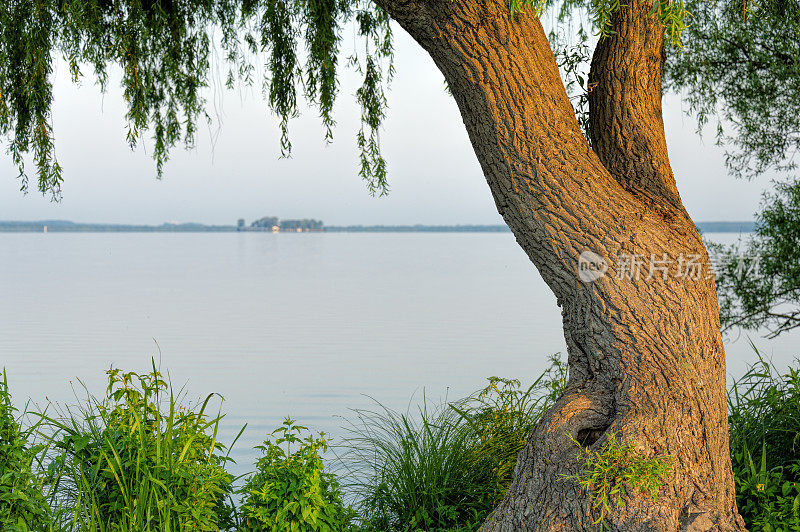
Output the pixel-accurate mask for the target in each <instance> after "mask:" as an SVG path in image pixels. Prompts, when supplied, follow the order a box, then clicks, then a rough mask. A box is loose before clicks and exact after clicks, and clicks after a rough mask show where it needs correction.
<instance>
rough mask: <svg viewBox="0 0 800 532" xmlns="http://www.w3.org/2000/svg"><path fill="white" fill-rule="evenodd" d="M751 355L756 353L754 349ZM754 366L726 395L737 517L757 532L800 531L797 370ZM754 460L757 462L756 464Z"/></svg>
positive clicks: (799, 381) (799, 386)
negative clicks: (778, 369)
mask: <svg viewBox="0 0 800 532" xmlns="http://www.w3.org/2000/svg"><path fill="white" fill-rule="evenodd" d="M754 349H755V348H754ZM756 355H757V356H758V361H757V362H756V363H755V364H753V365H752V366H750V368H749V370H748V371H747V373H745V375H744V376H743V377H742V378H740V379H739V380H737V381H736V382H735V383H734V384H733V386H732V387H731V389H730V391H729V393H728V405H729V412H730V415H729V418H728V419H729V425H730V443H731V462H732V465H733V474H734V479H735V482H736V500H737V504H738V506H739V512H740V513H741V515H742V517H743V518H744V520H745V523H746V524H747V526H748V528H749V529H750V530H753V531H755V532H759V531H765V532H780V531H786V532H788V531H790V530H791V531H796V530H800V370H799V369H797V368H791V367H790V368H788V370H787V371H786V373H784V374H782V375H781V374H780V372H779V371H777V369H776V368H775V367H774V366H772V365H771V364H770V363H768V362H766V361H765V360H764V359H763V357H762V356H761V354H760V353H758V350H756ZM754 457H755V458H754Z"/></svg>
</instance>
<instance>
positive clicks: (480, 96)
mask: <svg viewBox="0 0 800 532" xmlns="http://www.w3.org/2000/svg"><path fill="white" fill-rule="evenodd" d="M377 2H378V4H379V5H380V6H381V7H383V8H385V9H386V10H387V11H388V12H389V14H390V15H391V16H392V17H393V18H394V19H395V20H396V21H398V22H399V23H400V24H401V26H403V28H404V29H405V30H406V31H408V33H409V34H410V35H411V36H412V37H413V38H414V39H415V40H416V41H417V42H418V43H419V44H420V45H422V46H423V48H424V49H425V50H426V51H427V52H428V53H429V54H430V56H431V57H432V59H433V60H434V62H435V63H436V65H437V67H438V68H439V69H440V70H441V71H442V73H443V74H444V76H445V79H446V80H447V83H448V85H449V87H450V90H451V92H452V94H453V96H454V98H455V100H456V103H457V104H458V107H459V110H460V112H461V115H462V118H463V120H464V124H465V126H466V128H467V132H468V134H469V138H470V141H471V143H472V146H473V148H474V150H475V153H476V155H477V157H478V160H479V162H480V164H481V168H482V170H483V172H484V175H485V177H486V180H487V183H488V185H489V188H490V190H491V192H492V195H493V197H494V200H495V203H496V205H497V208H498V211H499V212H500V214H501V215H502V216H503V218H504V220H505V221H506V223H507V224H508V225H509V227H510V228H511V230H512V231H513V233H514V235H515V237H516V239H517V242H518V243H519V244H520V246H521V247H522V248H523V250H524V251H525V252H526V253H527V255H528V256H529V257H530V259H531V261H532V262H533V263H534V264H535V266H536V267H537V269H538V270H539V272H540V273H541V275H542V277H543V279H544V280H545V282H547V284H548V285H549V286H550V288H551V289H552V290H553V292H554V294H555V295H556V298H557V301H558V304H559V306H561V307H562V316H563V323H564V335H565V338H566V341H567V348H568V355H569V365H570V380H569V383H568V385H567V388H566V390H565V393H564V395H563V396H562V397H561V398H560V399H559V400H558V401H557V402H556V404H555V405H554V407H553V408H552V409H550V411H549V412H548V413H547V414H546V415H545V416H544V418H543V419H542V421H541V422H540V423H539V425H538V426H537V427H536V429H535V430H534V432H533V433H532V434H531V436H530V438H529V441H528V443H527V445H526V446H525V448H524V449H523V451H522V452H521V453H520V456H519V459H518V462H517V467H516V470H515V476H514V481H513V483H512V486H511V488H510V489H509V492H508V493H507V495H506V497H505V498H504V499H503V501H502V502H501V503H500V505H499V506H498V508H497V509H496V510H495V512H494V513H493V514H492V515H491V516H490V517H489V518H488V519H487V521H486V523H485V524H484V526H483V530H484V531H487V532H489V531H492V532H494V531H512V530H583V529H587V530H590V529H596V525H594V524H593V522H594V520H595V519H596V516H595V515H593V514H592V512H591V508H590V505H591V500H590V497H589V495H588V494H587V493H584V492H582V491H581V490H580V489H579V488H578V486H577V484H576V483H575V481H574V480H571V479H568V478H566V477H567V476H569V475H574V474H575V473H576V472H577V471H578V470H579V469H580V467H581V464H580V463H579V461H578V460H577V459H576V455H577V452H578V451H579V446H578V445H576V443H575V441H576V440H577V441H578V442H579V444H580V445H584V446H587V447H590V448H592V449H598V448H599V447H600V446H602V445H603V443H604V442H605V441H606V440H607V437H608V434H614V435H615V436H617V437H618V438H622V439H628V438H630V440H631V441H633V442H634V443H635V449H636V453H637V454H638V455H640V456H641V457H643V458H651V457H654V456H661V455H669V456H670V457H671V459H672V464H673V465H672V473H671V475H670V477H669V478H668V479H667V481H666V483H665V485H664V486H663V487H662V489H661V490H660V492H659V494H658V498H657V500H656V501H651V500H649V499H647V498H645V497H644V496H642V495H639V494H637V493H629V494H627V495H626V496H625V500H624V502H625V505H624V506H623V507H622V508H615V510H614V512H613V514H612V515H610V516H609V517H608V519H607V523H608V524H610V525H611V526H612V528H614V529H618V530H648V531H651V530H652V531H662V530H663V531H667V530H678V529H681V530H693V531H703V530H712V529H713V530H742V529H743V528H744V526H743V523H742V521H741V518H740V517H739V515H738V513H737V510H736V502H735V497H734V483H733V477H732V473H731V467H730V456H729V450H728V432H727V427H728V426H727V405H726V400H725V386H726V384H725V358H724V350H723V346H722V340H721V335H720V328H719V309H718V303H717V296H716V290H715V287H714V282H713V279H712V278H708V277H706V275H705V273H706V272H705V271H704V272H702V273H703V275H702V276H699V277H697V278H694V277H689V276H686V275H683V276H681V275H679V274H680V273H681V272H680V271H679V269H680V265H681V262H680V261H681V259H682V258H687V257H692V258H693V259H694V258H695V257H696V259H694V260H699V261H702V262H707V259H708V255H707V253H706V251H705V247H704V246H703V243H702V241H701V239H700V237H699V234H698V232H697V229H696V228H695V226H694V224H693V223H692V221H691V219H690V218H689V216H688V215H687V214H686V211H685V210H684V209H683V207H682V205H681V203H680V197H679V196H678V193H677V189H676V188H675V183H674V179H673V177H672V172H671V169H670V168H669V160H668V157H667V152H666V142H665V140H664V131H663V121H662V118H661V103H660V100H661V88H660V80H661V65H662V62H661V61H662V59H661V54H662V53H663V29H662V28H660V27H657V26H656V25H655V22H654V21H653V20H651V19H650V18H648V17H649V15H648V10H646V9H643V8H641V6H639V5H637V4H636V3H634V4H633V5H631V6H629V8H626V9H624V10H623V11H621V12H619V13H617V14H616V15H615V18H614V25H615V27H614V29H615V31H616V33H614V34H613V37H610V38H605V39H603V40H602V42H601V45H600V46H599V47H598V50H597V52H596V54H595V58H594V60H593V64H592V74H593V77H594V79H596V80H597V82H598V83H600V84H605V83H608V85H604V86H603V87H601V88H599V89H595V90H597V91H598V92H597V93H596V94H594V95H593V96H592V101H591V105H592V110H593V112H594V115H595V116H593V117H592V118H591V120H592V137H593V140H594V141H595V151H593V150H592V149H591V148H590V147H589V145H588V143H587V142H586V140H585V138H584V137H583V136H582V134H581V132H580V128H579V127H578V124H577V121H576V119H575V115H574V112H573V109H572V106H571V105H570V103H569V99H568V97H567V95H566V92H565V90H564V86H563V83H562V81H561V79H560V75H559V72H558V67H557V65H556V62H555V58H554V56H553V53H552V50H551V49H550V46H549V43H548V41H547V38H546V36H545V34H544V31H543V30H542V27H541V24H540V23H539V21H538V19H536V18H535V17H533V16H532V15H530V14H528V15H524V14H523V15H519V16H515V15H512V14H511V13H510V10H509V6H508V4H507V2H506V1H505V0H486V1H483V2H464V1H461V0H455V1H452V0H428V1H407V0H377ZM656 22H657V21H656ZM587 252H591V254H592V255H589V257H593V258H596V259H598V265H602V263H601V262H600V261H604V264H605V267H607V270H606V271H605V275H603V276H599V277H598V278H597V279H595V280H593V281H591V282H586V281H585V280H582V279H581V277H580V276H579V275H578V271H579V263H580V260H581V257H582V254H583V256H584V257H586V256H587V255H586V253H587ZM626 256H627V257H640V258H646V259H651V258H658V259H662V258H663V259H665V262H666V259H667V258H668V259H669V260H670V261H671V263H670V264H671V266H670V267H669V268H668V270H669V271H667V272H664V274H663V275H662V274H661V273H659V274H658V275H655V276H649V277H650V278H647V276H646V275H645V274H647V273H648V272H644V273H645V274H643V275H639V276H634V275H632V272H626V271H625V270H624V268H623V266H622V263H621V262H620V261H619V260H618V259H619V258H621V257H626ZM629 273H630V274H631V275H628V274H629Z"/></svg>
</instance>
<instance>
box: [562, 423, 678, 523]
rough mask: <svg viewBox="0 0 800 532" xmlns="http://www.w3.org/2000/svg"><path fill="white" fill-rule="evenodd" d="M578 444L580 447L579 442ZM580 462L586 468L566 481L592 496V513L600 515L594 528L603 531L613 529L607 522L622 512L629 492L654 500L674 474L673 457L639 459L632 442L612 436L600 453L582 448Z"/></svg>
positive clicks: (579, 454)
mask: <svg viewBox="0 0 800 532" xmlns="http://www.w3.org/2000/svg"><path fill="white" fill-rule="evenodd" d="M573 441H575V440H574V439H573ZM575 444H577V445H580V444H579V443H578V442H577V441H575ZM577 459H578V460H581V461H583V467H582V468H581V470H580V471H579V472H578V473H577V474H576V475H575V476H572V477H567V478H573V479H574V480H575V481H576V482H577V483H578V485H579V486H580V487H581V488H582V489H584V490H585V491H586V492H587V493H589V496H590V498H591V501H592V506H591V508H592V512H593V513H594V514H595V515H597V518H596V519H595V521H594V523H593V524H595V525H598V526H599V527H600V530H610V529H611V528H610V526H609V524H608V522H607V521H606V518H607V517H608V516H609V514H611V512H613V510H614V506H616V507H618V508H621V507H623V506H624V505H625V496H626V495H628V493H629V492H638V493H641V494H642V495H647V496H649V497H650V498H651V499H653V500H655V499H656V498H657V497H658V491H659V490H660V489H661V487H662V486H663V485H664V482H665V481H666V479H667V477H668V476H669V475H670V474H671V473H672V459H671V457H669V456H657V457H654V458H649V459H647V458H642V457H638V456H636V454H635V449H634V444H633V442H632V440H630V439H629V440H627V441H625V442H623V441H620V440H619V439H617V436H616V435H615V434H609V435H608V438H607V440H606V441H605V443H604V444H603V445H602V447H601V448H600V449H599V450H597V451H592V450H591V449H589V448H582V449H581V451H580V453H578V456H577Z"/></svg>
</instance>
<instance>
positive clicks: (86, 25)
mask: <svg viewBox="0 0 800 532" xmlns="http://www.w3.org/2000/svg"><path fill="white" fill-rule="evenodd" d="M351 22H352V23H353V26H354V28H355V29H354V31H355V33H356V37H358V41H357V42H356V43H355V44H354V45H353V47H352V50H351V51H350V53H349V56H348V58H347V61H344V60H341V56H342V54H343V50H342V48H343V46H342V37H343V32H344V29H345V26H347V25H348V24H350V23H351ZM347 27H349V26H347ZM220 52H221V53H220ZM217 55H221V56H222V57H223V58H224V59H225V62H224V64H225V68H226V69H227V71H226V72H225V73H223V74H218V70H217V68H218V67H219V63H217V62H215V61H213V58H214V57H216V56H217ZM59 57H63V59H64V60H65V61H66V62H67V64H68V65H69V69H70V72H71V74H72V78H73V80H74V81H75V82H80V81H81V80H83V79H84V76H85V75H88V74H87V71H91V78H92V79H93V80H95V81H96V82H97V83H99V85H100V87H101V88H102V89H103V90H105V89H107V87H108V82H109V79H110V69H111V68H112V66H113V65H118V66H119V67H120V68H121V71H122V92H123V95H124V99H125V102H126V104H127V108H128V111H127V115H126V118H127V122H128V132H127V140H128V142H129V143H130V145H131V146H132V147H134V146H136V145H137V143H138V142H139V141H140V137H141V136H142V135H143V134H144V133H145V132H150V133H151V134H152V139H153V156H154V158H155V161H156V166H157V171H158V174H159V176H160V175H161V173H162V172H163V168H164V163H165V162H166V161H167V160H168V157H169V153H170V150H171V149H172V148H173V147H175V146H176V145H177V144H179V143H185V144H187V145H191V144H192V143H193V142H194V140H195V135H196V132H197V127H198V123H199V122H201V121H203V120H210V116H209V115H208V113H207V102H206V101H205V96H204V94H206V92H204V90H205V89H206V88H207V87H210V86H217V85H220V84H221V83H224V84H225V85H227V86H229V87H232V86H233V85H235V84H236V83H245V84H255V83H259V82H260V83H262V84H263V91H264V94H265V98H266V100H267V102H268V104H269V107H270V109H272V111H274V112H275V114H276V115H277V116H278V117H279V120H280V127H281V148H282V153H283V155H288V154H289V153H290V150H291V143H290V140H289V131H288V130H289V125H288V124H289V120H290V119H291V118H292V117H294V116H296V115H297V112H298V98H299V94H298V91H299V92H301V93H302V95H303V96H304V97H305V98H306V99H307V100H308V101H309V102H310V103H311V104H313V105H315V106H316V108H317V109H318V111H319V114H320V117H321V121H322V124H323V126H324V127H325V131H326V133H325V136H326V138H327V139H328V140H330V139H331V138H332V128H333V126H334V118H333V105H334V101H335V99H336V96H337V89H338V81H337V79H338V78H337V76H338V70H339V66H340V63H346V64H348V65H350V66H351V67H353V68H355V69H356V70H357V71H359V72H360V73H361V74H362V75H363V83H362V85H361V87H360V88H359V90H358V93H357V101H358V103H359V104H360V105H361V108H362V127H361V130H360V131H359V132H358V144H359V146H360V147H361V151H362V156H361V176H362V177H363V178H364V179H365V180H366V181H367V183H368V185H369V188H370V190H371V191H373V192H377V193H385V192H386V190H387V184H386V167H385V163H384V161H383V158H382V157H381V155H380V151H379V146H378V142H379V138H378V130H379V127H380V123H381V120H382V118H383V113H384V108H385V106H386V97H385V90H386V84H387V83H388V80H389V79H390V78H391V74H392V63H391V61H392V33H391V28H390V26H389V19H388V16H387V15H386V13H385V12H384V11H383V10H381V9H379V8H377V7H376V6H375V5H374V4H372V3H370V2H368V1H367V0H40V1H37V2H31V1H30V0H9V1H5V2H2V3H0V134H1V135H2V137H3V138H4V141H5V142H6V143H7V149H8V151H9V152H10V154H11V156H12V159H13V161H14V163H15V164H16V165H17V167H18V170H19V177H20V185H21V189H22V190H23V191H27V189H28V176H29V173H28V171H27V169H26V162H29V159H30V158H31V156H32V159H33V163H34V166H35V169H36V177H37V181H38V189H39V191H40V192H41V193H43V194H50V195H51V196H52V197H53V198H54V199H58V198H59V197H60V192H61V182H62V171H61V167H60V165H59V164H58V160H57V158H56V155H55V148H54V140H53V127H52V101H53V85H52V76H53V68H54V65H55V64H56V62H57V61H58V58H59ZM261 62H263V63H264V68H263V69H262V68H260V63H261ZM259 70H263V72H264V75H263V78H262V79H260V80H259V79H256V78H257V75H256V73H257V72H258V71H259ZM215 76H224V79H217V78H216V77H215ZM220 82H221V83H220Z"/></svg>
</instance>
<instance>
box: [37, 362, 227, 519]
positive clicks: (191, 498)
mask: <svg viewBox="0 0 800 532" xmlns="http://www.w3.org/2000/svg"><path fill="white" fill-rule="evenodd" d="M107 373H108V388H107V391H106V397H105V398H103V399H102V400H97V399H94V398H91V397H90V398H89V399H88V400H87V404H86V405H85V406H81V407H79V408H78V410H77V412H76V411H73V410H69V409H68V410H67V415H66V416H65V417H64V418H63V419H55V418H53V417H44V419H45V421H46V422H47V423H48V424H49V425H50V426H51V428H52V429H54V432H53V434H52V436H51V442H52V444H53V447H54V448H55V449H57V450H58V451H60V452H59V454H58V455H57V456H56V457H55V458H54V459H53V461H52V463H51V464H50V472H51V475H53V481H54V482H56V483H57V485H58V487H59V493H60V501H59V502H60V504H61V506H62V508H65V509H66V511H68V512H71V514H72V515H71V524H70V527H69V528H70V529H71V530H76V531H91V532H95V531H112V532H113V531H126V532H127V531H136V532H150V531H152V532H161V531H164V532H166V531H175V532H180V531H216V530H219V529H220V528H226V527H229V526H231V525H232V523H231V517H230V514H231V511H230V508H229V507H227V506H226V504H225V503H224V498H225V496H226V494H227V493H228V492H229V491H230V486H231V483H232V481H233V477H232V476H231V475H230V474H228V473H227V472H226V471H225V467H224V466H225V463H226V461H227V460H228V459H227V458H226V457H224V456H221V455H220V454H219V453H221V452H222V451H223V449H224V448H223V446H222V445H221V444H220V443H219V442H217V439H216V437H217V429H218V426H219V421H220V416H217V417H213V418H211V417H209V416H208V415H207V414H206V408H207V407H208V403H209V401H210V399H211V398H212V395H213V394H212V395H209V396H208V397H207V398H206V399H205V401H204V402H203V403H202V404H201V405H183V403H182V402H181V400H180V397H181V395H182V394H180V393H178V396H179V397H178V398H176V396H175V392H174V390H173V388H172V386H171V385H168V384H167V383H166V382H165V381H164V380H163V378H162V376H161V374H160V373H159V372H158V371H157V370H156V368H155V365H153V371H152V372H151V373H148V374H144V375H139V374H137V373H133V372H129V373H122V372H120V370H118V369H114V368H111V369H110V370H109V371H108V372H107Z"/></svg>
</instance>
